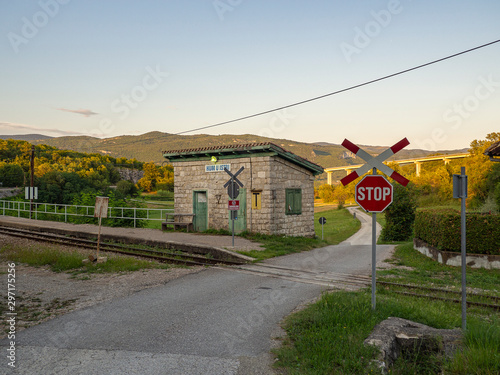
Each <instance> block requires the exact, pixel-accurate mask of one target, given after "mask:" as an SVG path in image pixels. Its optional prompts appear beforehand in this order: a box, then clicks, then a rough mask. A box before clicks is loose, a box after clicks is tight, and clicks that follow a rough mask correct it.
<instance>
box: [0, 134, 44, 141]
mask: <svg viewBox="0 0 500 375" xmlns="http://www.w3.org/2000/svg"><path fill="white" fill-rule="evenodd" d="M52 138H54V137H49V136H47V135H42V134H17V135H0V139H15V140H16V141H28V142H31V141H37V140H46V139H52Z"/></svg>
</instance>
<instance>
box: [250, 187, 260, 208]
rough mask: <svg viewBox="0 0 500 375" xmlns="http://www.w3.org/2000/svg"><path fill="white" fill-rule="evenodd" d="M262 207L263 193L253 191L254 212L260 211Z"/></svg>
mask: <svg viewBox="0 0 500 375" xmlns="http://www.w3.org/2000/svg"><path fill="white" fill-rule="evenodd" d="M261 207H262V192H261V191H252V210H260V209H261Z"/></svg>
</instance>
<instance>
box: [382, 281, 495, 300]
mask: <svg viewBox="0 0 500 375" xmlns="http://www.w3.org/2000/svg"><path fill="white" fill-rule="evenodd" d="M377 284H379V285H387V286H395V287H400V288H408V289H420V290H428V291H431V292H436V293H449V294H462V292H461V291H458V290H449V289H442V288H431V287H426V286H420V285H412V284H399V283H391V282H388V281H377ZM467 296H469V297H476V298H485V299H491V300H494V301H500V297H497V296H490V295H487V294H480V293H470V292H468V293H467Z"/></svg>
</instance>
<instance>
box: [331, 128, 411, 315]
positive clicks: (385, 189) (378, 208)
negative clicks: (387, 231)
mask: <svg viewBox="0 0 500 375" xmlns="http://www.w3.org/2000/svg"><path fill="white" fill-rule="evenodd" d="M409 144H410V142H409V141H408V139H406V138H404V139H402V140H401V141H399V142H398V143H396V144H395V145H394V146H392V147H389V148H388V149H387V150H385V151H384V152H382V153H381V154H379V155H377V156H375V157H373V156H372V155H370V154H369V153H368V152H366V151H365V150H363V149H361V148H359V147H358V146H356V145H355V144H354V143H352V142H350V141H348V140H347V139H344V142H342V146H344V147H345V148H347V149H348V150H349V151H351V152H352V153H354V154H355V155H356V156H359V157H360V158H361V159H363V160H364V161H366V164H365V165H363V166H361V167H359V168H358V169H356V170H355V171H353V172H351V173H350V174H348V175H347V176H346V177H344V178H343V179H342V180H340V182H341V183H342V185H344V186H346V185H347V184H349V183H350V182H352V181H354V180H355V179H357V178H358V177H361V176H362V175H364V174H365V173H367V172H369V171H370V169H373V176H365V177H364V178H363V179H362V180H361V181H360V182H359V183H358V184H357V185H356V188H355V200H356V203H358V204H359V205H360V206H361V208H363V209H364V210H365V211H366V212H371V213H372V309H373V310H375V306H376V299H375V291H376V283H377V268H376V263H377V228H376V226H377V212H383V211H384V210H385V209H386V208H387V207H388V206H389V205H390V204H391V203H392V190H393V189H392V185H391V184H390V183H389V181H387V180H386V179H385V178H384V177H383V176H377V169H378V170H379V171H381V172H382V173H384V174H386V175H388V176H389V177H391V178H392V179H393V180H395V181H397V182H399V183H400V184H401V185H403V186H406V185H408V182H410V181H409V180H408V179H407V178H405V177H403V176H401V175H400V174H399V173H397V172H396V171H394V170H393V169H392V168H389V167H388V166H387V165H385V164H383V161H384V160H386V159H387V158H389V157H391V156H392V155H394V154H395V153H396V152H398V151H400V150H402V149H403V148H404V147H406V146H408V145H409Z"/></svg>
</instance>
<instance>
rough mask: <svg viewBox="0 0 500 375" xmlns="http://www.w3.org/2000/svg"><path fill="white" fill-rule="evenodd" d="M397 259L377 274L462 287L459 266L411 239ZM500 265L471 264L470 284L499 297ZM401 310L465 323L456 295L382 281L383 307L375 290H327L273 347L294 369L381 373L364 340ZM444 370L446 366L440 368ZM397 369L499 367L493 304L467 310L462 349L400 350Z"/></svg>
mask: <svg viewBox="0 0 500 375" xmlns="http://www.w3.org/2000/svg"><path fill="white" fill-rule="evenodd" d="M391 262H392V263H393V264H394V265H395V266H396V268H394V269H390V270H385V271H379V272H378V275H377V280H378V281H384V280H385V281H391V282H399V283H405V284H406V283H407V284H416V285H427V286H434V287H436V286H437V287H441V288H444V287H446V288H449V289H452V290H460V277H461V273H460V269H459V268H456V267H450V266H444V265H441V264H439V263H436V262H434V261H433V260H431V259H429V258H427V257H425V256H423V255H421V254H420V253H418V252H416V251H415V250H414V249H413V245H412V244H411V243H406V244H403V245H399V246H398V247H397V250H396V252H395V254H394V257H393V258H392V260H391ZM498 285H500V272H499V271H498V270H478V269H467V286H468V288H470V289H471V290H474V291H476V292H480V293H484V294H489V295H494V296H497V297H500V289H499V288H498ZM390 316H394V317H401V318H405V319H410V320H413V321H416V322H420V323H423V324H427V325H430V326H432V327H435V328H447V329H449V328H460V327H461V306H460V304H454V303H452V302H445V301H433V300H428V299H422V298H418V297H411V296H402V295H400V294H395V293H393V292H391V291H390V290H386V289H384V288H381V287H378V290H377V308H376V310H375V311H372V309H371V292H370V290H369V289H368V290H363V291H359V292H335V293H325V294H324V295H323V296H322V298H321V299H320V300H319V301H318V302H317V303H315V304H313V305H310V306H309V307H308V308H306V309H304V310H302V311H300V312H298V313H296V314H293V315H291V316H290V317H288V318H287V319H286V322H285V324H284V326H285V329H286V331H287V334H288V336H287V338H286V340H285V342H284V345H283V346H282V347H281V348H280V349H278V350H276V351H275V354H276V356H277V358H278V362H277V366H280V367H284V368H286V369H287V373H288V374H333V373H339V374H367V373H380V371H379V370H378V369H376V368H375V367H374V366H372V365H371V360H372V359H374V358H375V356H376V352H375V351H374V350H373V348H367V347H365V346H364V345H363V341H364V340H365V339H366V337H367V336H368V335H369V333H370V332H371V331H372V330H373V328H374V326H375V325H376V324H377V323H379V322H381V321H382V320H384V319H386V318H388V317H390ZM442 371H443V372H442ZM390 373H391V374H401V375H403V374H441V373H445V374H499V373H500V317H499V315H498V312H497V311H495V310H492V309H488V308H479V307H473V308H472V307H471V308H469V309H468V310H467V331H466V334H465V340H464V348H463V351H462V352H460V353H458V354H457V355H456V356H455V357H454V358H453V359H451V360H447V359H445V358H443V356H442V355H438V354H429V353H423V352H419V351H416V353H415V354H413V355H408V356H404V357H402V358H400V359H399V360H398V361H397V362H396V365H395V366H394V367H393V368H392V369H391V372H390Z"/></svg>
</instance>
